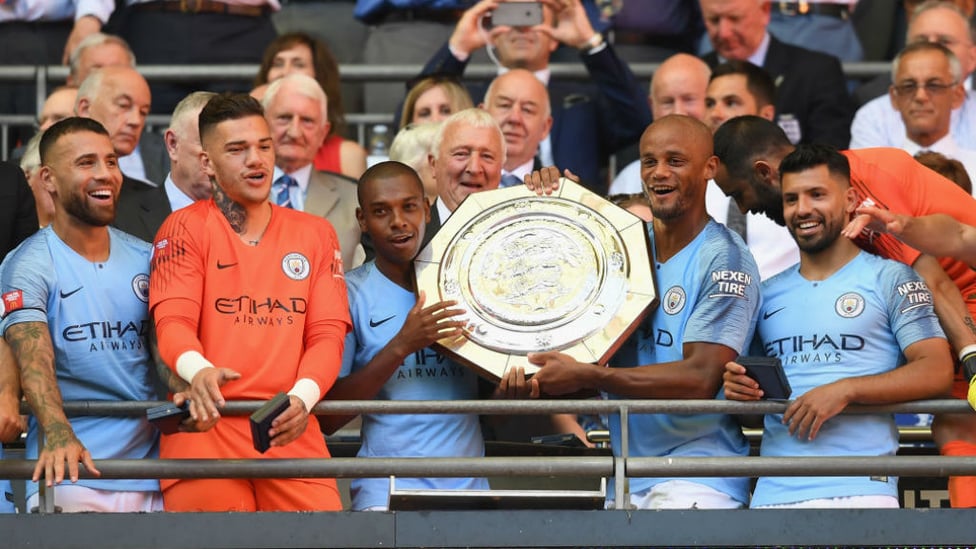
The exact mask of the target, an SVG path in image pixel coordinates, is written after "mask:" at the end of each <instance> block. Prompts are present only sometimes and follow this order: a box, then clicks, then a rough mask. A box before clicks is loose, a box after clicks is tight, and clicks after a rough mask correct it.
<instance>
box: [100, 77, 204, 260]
mask: <svg viewBox="0 0 976 549" xmlns="http://www.w3.org/2000/svg"><path fill="white" fill-rule="evenodd" d="M214 95H216V94H214V93H213V92H193V93H191V94H190V95H188V96H186V97H185V98H183V100H182V101H180V102H179V103H178V104H177V105H176V109H175V110H174V111H173V117H172V119H171V120H170V126H169V128H168V129H167V130H166V134H165V135H164V139H165V140H166V150H167V152H168V154H169V159H170V165H171V170H170V172H169V174H167V175H166V179H165V182H164V183H163V185H162V186H160V187H148V186H146V185H140V186H137V185H130V186H125V185H123V186H122V192H121V194H120V195H119V205H118V207H117V208H116V212H115V223H114V225H115V226H116V227H117V228H119V229H122V230H123V231H125V232H127V233H130V234H133V235H135V236H138V237H139V238H141V239H143V240H145V241H147V242H152V241H153V239H154V238H155V237H156V231H158V230H159V227H160V226H161V225H162V224H163V221H165V220H166V217H167V216H168V215H169V214H170V213H172V212H175V211H176V210H178V209H180V208H183V207H185V206H189V205H190V204H192V203H193V202H195V201H197V200H207V199H209V198H210V196H211V195H212V194H213V187H212V186H211V183H210V178H209V177H207V174H206V173H204V172H203V166H202V164H201V163H200V151H201V150H202V149H201V146H200V130H199V128H198V124H197V119H198V118H199V116H200V111H201V110H203V107H204V105H206V104H207V101H210V98H211V97H213V96H214Z"/></svg>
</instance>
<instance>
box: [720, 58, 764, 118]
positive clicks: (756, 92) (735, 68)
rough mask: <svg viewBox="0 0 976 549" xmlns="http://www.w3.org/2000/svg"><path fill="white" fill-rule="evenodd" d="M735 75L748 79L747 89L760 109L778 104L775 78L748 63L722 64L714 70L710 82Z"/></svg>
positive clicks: (731, 62)
mask: <svg viewBox="0 0 976 549" xmlns="http://www.w3.org/2000/svg"><path fill="white" fill-rule="evenodd" d="M733 74H741V75H742V76H745V77H746V88H747V89H748V90H749V93H751V94H752V96H753V97H754V98H755V99H756V103H757V104H758V105H759V106H760V107H765V106H766V105H775V104H776V84H774V83H773V77H772V76H770V75H769V73H768V72H766V71H765V69H763V68H762V67H759V66H756V65H753V64H752V63H750V62H748V61H726V62H724V63H720V64H719V65H718V66H716V67H715V68H714V69H712V76H711V77H710V78H709V79H708V81H709V82H711V81H713V80H715V79H716V78H718V77H720V76H729V75H733Z"/></svg>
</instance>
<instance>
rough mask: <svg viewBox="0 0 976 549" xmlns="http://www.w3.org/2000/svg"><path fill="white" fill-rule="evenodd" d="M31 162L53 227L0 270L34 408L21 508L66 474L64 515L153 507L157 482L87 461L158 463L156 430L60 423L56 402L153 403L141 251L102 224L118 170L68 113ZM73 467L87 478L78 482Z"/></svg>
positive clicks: (99, 136) (2, 324) (10, 338)
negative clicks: (115, 476)
mask: <svg viewBox="0 0 976 549" xmlns="http://www.w3.org/2000/svg"><path fill="white" fill-rule="evenodd" d="M40 155H41V163H42V165H43V167H42V174H41V176H42V177H43V179H44V184H45V186H46V188H47V189H48V191H50V192H52V193H54V194H55V196H56V197H57V202H56V203H55V213H54V220H53V222H52V223H51V225H50V226H48V227H46V228H45V229H43V230H41V231H40V232H38V233H37V234H35V235H34V236H32V237H31V238H29V239H28V240H27V241H25V243H24V244H23V245H22V246H21V247H19V248H18V249H17V250H16V251H15V252H14V253H13V254H11V255H9V256H8V257H7V258H6V259H5V260H4V262H3V265H2V266H0V294H2V295H3V302H4V314H3V319H2V321H0V330H2V331H3V334H4V337H5V338H6V341H7V343H8V344H10V347H11V349H12V350H13V354H14V357H15V358H16V360H17V364H18V365H19V366H20V371H21V379H22V386H23V391H24V395H25V396H26V397H27V402H28V403H29V404H30V406H31V409H32V410H33V412H34V415H33V416H31V418H30V421H29V429H28V433H27V457H28V458H29V459H37V465H36V467H35V468H34V474H33V478H32V480H33V482H31V483H29V484H28V488H27V492H28V507H32V506H35V505H37V491H38V485H37V482H38V481H39V480H41V479H42V478H43V482H44V483H45V484H46V486H48V487H51V486H53V485H55V484H59V485H60V484H61V482H62V480H64V479H65V478H69V479H70V480H71V482H72V484H71V485H70V486H61V487H59V489H58V490H57V504H58V506H60V507H61V508H62V510H64V511H66V512H83V511H101V512H139V511H143V512H144V511H159V510H162V498H161V497H160V493H159V481H158V480H156V479H142V480H102V479H99V478H97V477H98V476H100V473H99V471H98V469H97V468H96V467H95V464H94V461H93V460H94V459H96V458H97V459H145V458H156V457H158V435H157V432H156V430H155V429H154V428H153V427H152V426H151V425H149V423H148V422H147V421H146V419H145V417H98V416H77V417H72V418H71V419H70V420H69V419H68V417H67V416H66V415H65V413H64V410H63V407H62V398H63V399H64V400H67V401H72V400H103V401H124V400H150V399H152V398H154V396H155V386H154V383H153V379H152V372H153V363H152V358H151V355H150V352H149V340H148V336H149V334H148V326H149V319H148V310H147V306H146V303H147V302H148V300H149V255H150V247H149V245H148V244H146V243H144V242H141V241H139V240H137V239H135V238H133V237H130V236H128V235H126V234H125V233H122V232H121V231H117V230H115V229H113V228H110V227H107V225H108V224H109V223H111V222H112V220H113V218H114V217H115V199H114V197H115V196H117V194H118V192H119V188H120V186H121V185H122V174H121V173H120V172H119V170H118V166H117V164H116V153H115V150H114V147H113V144H112V142H111V140H110V139H109V136H108V132H106V131H105V129H104V128H103V127H102V126H101V125H100V124H98V123H97V122H95V121H93V120H90V119H86V118H74V117H73V118H67V119H65V120H62V121H61V122H58V123H57V124H55V125H53V126H51V127H50V128H49V129H48V130H47V131H46V132H44V135H43V137H42V138H41V142H40ZM96 265H97V267H98V268H95V267H96ZM76 294H78V295H76ZM57 295H60V298H59V299H55V297H54V296H57ZM102 324H104V325H105V326H104V329H96V328H92V329H90V330H89V329H88V328H87V327H88V326H101V325H102ZM110 325H111V326H110ZM112 326H114V328H113V327H112ZM82 327H85V328H82ZM42 434H43V440H44V443H43V446H42V447H40V450H39V449H38V448H39V445H38V443H39V440H40V437H41V435H42ZM79 466H83V467H84V468H85V469H86V470H87V471H88V473H90V474H92V475H93V476H94V477H95V478H91V479H84V480H79Z"/></svg>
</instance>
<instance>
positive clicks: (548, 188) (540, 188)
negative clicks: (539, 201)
mask: <svg viewBox="0 0 976 549" xmlns="http://www.w3.org/2000/svg"><path fill="white" fill-rule="evenodd" d="M560 177H565V178H566V179H569V180H570V181H573V182H575V183H579V177H578V176H577V175H576V174H574V173H573V172H571V171H569V170H565V171H564V172H563V175H560V174H559V168H557V167H555V166H547V167H545V168H542V169H541V170H536V171H534V172H532V173H530V174H529V175H527V176H525V181H524V183H525V187H526V188H527V189H529V190H530V191H534V192H535V194H537V195H539V196H542V195H550V194H552V193H554V192H556V191H558V190H559V178H560Z"/></svg>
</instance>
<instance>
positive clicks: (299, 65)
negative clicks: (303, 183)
mask: <svg viewBox="0 0 976 549" xmlns="http://www.w3.org/2000/svg"><path fill="white" fill-rule="evenodd" d="M293 72H298V73H302V74H306V75H308V76H311V77H312V78H314V79H315V80H317V81H318V83H319V85H320V86H322V90H324V91H325V95H326V97H328V100H329V116H328V118H329V124H330V128H329V134H328V136H327V137H326V138H325V143H323V144H322V148H321V149H319V152H318V155H316V157H315V169H317V170H325V171H330V172H336V173H341V174H343V175H346V176H349V177H351V178H353V179H359V176H360V175H362V174H363V172H364V171H366V150H365V149H364V148H363V147H362V146H361V145H360V144H359V143H357V142H355V141H352V140H349V139H345V138H343V134H344V133H345V130H346V112H345V110H343V108H342V94H341V93H340V91H339V65H338V64H337V63H336V60H335V57H333V56H332V52H330V51H329V48H328V47H327V46H326V45H325V44H323V43H322V42H321V41H319V40H316V39H315V38H312V37H311V36H309V35H307V34H305V33H301V32H292V33H288V34H282V35H281V36H279V37H278V38H275V39H274V41H272V42H271V44H269V45H268V48H267V49H266V50H265V51H264V59H263V60H262V61H261V68H260V69H259V70H258V75H257V77H256V78H255V79H254V86H255V88H258V87H262V86H263V85H265V84H267V83H268V82H271V81H274V80H277V79H278V78H281V77H282V76H285V75H287V74H291V73H293Z"/></svg>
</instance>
